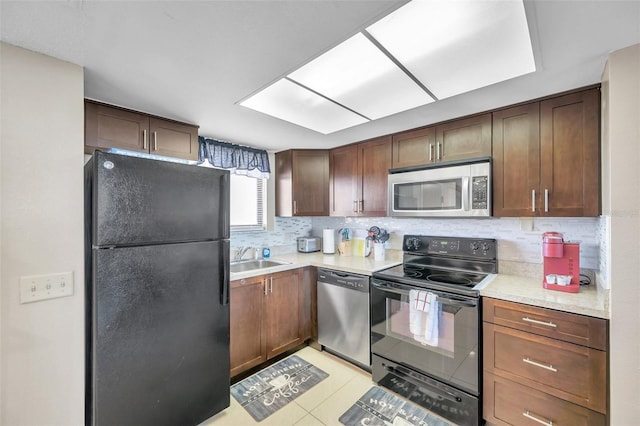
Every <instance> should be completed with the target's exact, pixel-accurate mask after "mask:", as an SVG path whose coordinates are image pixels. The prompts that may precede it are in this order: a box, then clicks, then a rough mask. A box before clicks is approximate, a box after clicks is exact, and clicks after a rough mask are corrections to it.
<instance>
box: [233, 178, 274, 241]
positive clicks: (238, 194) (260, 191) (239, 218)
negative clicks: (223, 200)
mask: <svg viewBox="0 0 640 426" xmlns="http://www.w3.org/2000/svg"><path fill="white" fill-rule="evenodd" d="M265 187H266V182H265V180H264V179H256V178H252V177H248V176H243V175H235V174H232V175H231V230H233V231H249V230H251V231H257V230H260V231H262V230H264V229H265V224H266V210H267V209H266V207H265V201H266V197H265Z"/></svg>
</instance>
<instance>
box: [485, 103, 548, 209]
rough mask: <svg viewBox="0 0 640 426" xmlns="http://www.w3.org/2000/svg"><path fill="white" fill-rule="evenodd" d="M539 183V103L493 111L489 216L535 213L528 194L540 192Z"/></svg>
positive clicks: (534, 194)
mask: <svg viewBox="0 0 640 426" xmlns="http://www.w3.org/2000/svg"><path fill="white" fill-rule="evenodd" d="M539 186H540V104H539V103H538V102H535V103H532V104H527V105H521V106H517V107H513V108H508V109H503V110H500V111H496V112H494V113H493V215H494V216H511V217H526V216H533V215H535V212H534V211H533V203H534V201H532V197H534V199H535V197H536V196H539V195H540V190H539ZM536 191H537V193H536ZM537 204H538V205H540V204H539V201H538V202H537Z"/></svg>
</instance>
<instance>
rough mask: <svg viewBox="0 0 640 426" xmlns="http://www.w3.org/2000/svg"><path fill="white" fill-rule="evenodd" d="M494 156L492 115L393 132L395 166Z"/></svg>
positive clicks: (393, 166) (393, 163) (393, 162)
mask: <svg viewBox="0 0 640 426" xmlns="http://www.w3.org/2000/svg"><path fill="white" fill-rule="evenodd" d="M489 155H491V114H490V113H489V114H482V115H477V116H473V117H468V118H463V119H460V120H453V121H449V122H446V123H442V124H438V125H436V126H431V127H425V128H422V129H417V130H410V131H407V132H403V133H398V134H395V135H393V160H392V168H400V167H410V166H421V165H427V164H432V163H439V162H443V161H454V160H464V159H468V158H476V157H487V156H489Z"/></svg>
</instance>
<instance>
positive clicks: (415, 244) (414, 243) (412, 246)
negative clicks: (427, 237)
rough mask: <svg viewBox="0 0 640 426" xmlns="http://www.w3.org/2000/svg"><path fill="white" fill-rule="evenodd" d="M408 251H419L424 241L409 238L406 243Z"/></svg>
mask: <svg viewBox="0 0 640 426" xmlns="http://www.w3.org/2000/svg"><path fill="white" fill-rule="evenodd" d="M405 244H406V249H407V250H409V251H411V250H418V249H419V248H420V247H421V246H422V241H420V240H419V239H418V238H409V239H407V241H406V243H405Z"/></svg>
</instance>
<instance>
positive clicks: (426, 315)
mask: <svg viewBox="0 0 640 426" xmlns="http://www.w3.org/2000/svg"><path fill="white" fill-rule="evenodd" d="M440 312H441V306H440V302H438V300H437V296H436V295H435V294H433V293H431V292H429V291H422V290H409V331H410V332H411V334H413V338H414V339H415V340H416V341H418V342H420V343H422V344H426V345H430V346H438V334H439V333H438V331H439V322H440V321H439V317H440Z"/></svg>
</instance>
